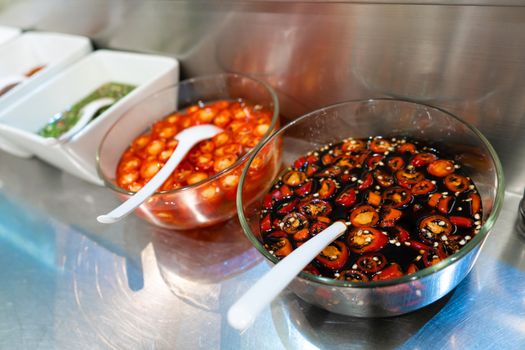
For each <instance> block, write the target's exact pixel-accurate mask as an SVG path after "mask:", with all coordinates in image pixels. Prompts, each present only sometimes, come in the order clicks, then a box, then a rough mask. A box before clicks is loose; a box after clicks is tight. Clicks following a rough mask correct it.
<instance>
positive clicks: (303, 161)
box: [293, 156, 307, 170]
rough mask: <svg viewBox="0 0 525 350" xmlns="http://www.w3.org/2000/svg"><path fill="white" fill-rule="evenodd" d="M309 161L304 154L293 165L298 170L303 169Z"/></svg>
mask: <svg viewBox="0 0 525 350" xmlns="http://www.w3.org/2000/svg"><path fill="white" fill-rule="evenodd" d="M306 163H307V160H306V157H305V156H302V157H299V158H297V159H296V160H295V162H293V167H294V168H295V169H297V170H301V168H302V167H303V166H304V165H305V164H306Z"/></svg>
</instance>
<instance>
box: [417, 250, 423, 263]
mask: <svg viewBox="0 0 525 350" xmlns="http://www.w3.org/2000/svg"><path fill="white" fill-rule="evenodd" d="M420 253H421V251H420ZM421 254H423V253H421ZM419 260H421V255H418V256H416V261H419Z"/></svg>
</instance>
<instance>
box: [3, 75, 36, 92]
mask: <svg viewBox="0 0 525 350" xmlns="http://www.w3.org/2000/svg"><path fill="white" fill-rule="evenodd" d="M26 79H29V77H27V76H25V75H19V74H13V75H9V76H6V77H4V78H1V79H0V94H2V93H4V92H7V91H8V88H10V87H13V86H14V85H16V84H20V83H21V82H23V81H24V80H26Z"/></svg>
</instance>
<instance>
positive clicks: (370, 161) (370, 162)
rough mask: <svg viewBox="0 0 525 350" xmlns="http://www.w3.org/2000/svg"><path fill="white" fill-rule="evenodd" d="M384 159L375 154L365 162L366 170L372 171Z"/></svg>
mask: <svg viewBox="0 0 525 350" xmlns="http://www.w3.org/2000/svg"><path fill="white" fill-rule="evenodd" d="M384 158H385V156H381V155H379V154H376V155H375V156H371V157H370V158H368V159H367V160H366V166H367V167H368V169H374V168H375V167H376V166H377V165H378V164H379V162H380V161H382V160H383V159H384Z"/></svg>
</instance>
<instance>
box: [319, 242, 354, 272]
mask: <svg viewBox="0 0 525 350" xmlns="http://www.w3.org/2000/svg"><path fill="white" fill-rule="evenodd" d="M315 259H316V260H317V261H318V262H319V263H321V264H322V265H323V266H326V267H328V268H329V269H333V270H337V269H340V268H341V267H343V266H345V264H346V261H347V260H348V248H347V247H346V244H344V243H343V242H341V241H334V242H332V243H331V244H330V245H328V246H327V247H326V248H324V249H323V250H322V251H321V254H319V255H318V256H317V257H316V258H315Z"/></svg>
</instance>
